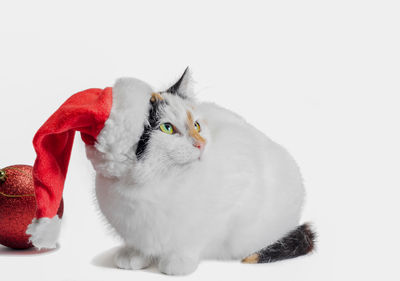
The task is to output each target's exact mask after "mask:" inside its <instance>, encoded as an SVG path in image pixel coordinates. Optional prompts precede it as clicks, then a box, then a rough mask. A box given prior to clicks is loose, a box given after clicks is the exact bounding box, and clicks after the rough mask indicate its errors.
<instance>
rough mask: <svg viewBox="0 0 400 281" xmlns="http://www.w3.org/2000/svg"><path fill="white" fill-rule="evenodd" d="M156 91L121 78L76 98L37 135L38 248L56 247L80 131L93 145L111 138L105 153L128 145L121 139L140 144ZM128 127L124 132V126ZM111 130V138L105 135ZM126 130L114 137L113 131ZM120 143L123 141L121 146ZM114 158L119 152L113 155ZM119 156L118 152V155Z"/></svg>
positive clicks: (33, 231)
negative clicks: (74, 145) (72, 160)
mask: <svg viewBox="0 0 400 281" xmlns="http://www.w3.org/2000/svg"><path fill="white" fill-rule="evenodd" d="M152 92H153V91H152V89H151V87H150V86H149V85H147V84H146V83H145V82H143V81H140V80H138V79H134V78H122V79H119V80H118V81H117V82H116V83H115V85H114V86H113V87H112V88H111V87H108V88H105V89H88V90H85V91H82V92H79V93H76V94H74V95H73V96H71V97H70V98H69V99H68V100H67V101H66V102H65V103H64V104H62V105H61V107H60V108H59V109H58V110H57V111H56V112H55V113H54V114H53V115H52V116H51V117H50V118H49V119H48V120H47V121H46V122H45V123H44V124H43V126H42V127H41V128H40V129H39V130H38V131H37V133H36V135H35V137H34V139H33V146H34V148H35V150H36V153H37V158H36V161H35V164H34V166H33V178H34V186H35V195H36V202H37V211H36V217H35V218H34V219H33V221H32V223H31V224H30V225H29V226H28V229H27V231H26V233H27V234H28V235H30V241H31V242H32V244H33V245H34V246H36V247H37V248H55V247H56V243H57V240H58V236H59V233H60V228H61V219H60V218H59V217H58V215H57V210H58V208H59V205H60V202H61V199H62V193H63V189H64V182H65V177H66V175H67V170H68V164H69V160H70V156H71V149H72V145H73V141H74V136H75V132H76V131H79V132H80V133H81V138H82V140H83V141H84V142H85V143H86V144H87V145H89V146H94V145H97V143H98V138H104V137H108V138H110V136H111V137H112V138H114V139H113V140H112V139H108V140H107V141H108V144H112V143H114V144H116V143H117V142H119V141H121V145H111V146H110V147H106V146H105V145H104V142H103V144H102V145H100V146H99V149H100V150H104V151H106V150H107V149H108V150H110V149H119V150H121V155H122V154H123V150H126V149H128V148H127V147H124V145H123V143H127V142H126V141H125V142H123V141H122V139H127V138H128V139H129V140H130V143H135V142H138V141H139V138H140V136H141V134H142V132H143V126H144V122H145V120H146V119H147V114H148V108H149V105H150V98H151V93H152ZM121 126H123V128H121ZM102 131H107V132H108V133H107V134H104V132H103V134H102ZM113 131H114V132H116V131H118V132H123V133H122V135H121V134H119V135H118V136H115V135H114V136H113V134H112V132H113ZM117 144H118V143H117ZM114 155H115V153H114ZM117 155H118V154H117Z"/></svg>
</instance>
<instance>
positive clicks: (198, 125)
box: [194, 121, 201, 132]
mask: <svg viewBox="0 0 400 281" xmlns="http://www.w3.org/2000/svg"><path fill="white" fill-rule="evenodd" d="M194 128H195V129H196V131H197V132H200V130H201V127H200V124H199V122H197V121H196V122H194Z"/></svg>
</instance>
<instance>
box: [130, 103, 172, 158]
mask: <svg viewBox="0 0 400 281" xmlns="http://www.w3.org/2000/svg"><path fill="white" fill-rule="evenodd" d="M165 104H166V102H165V101H164V100H158V101H155V102H152V103H151V107H150V111H149V117H148V125H145V126H144V130H143V133H142V135H141V136H140V139H139V142H138V145H137V148H136V157H137V159H138V160H140V159H141V158H142V157H143V155H144V153H145V151H146V148H147V145H148V143H149V140H150V136H151V132H152V131H153V130H156V129H157V127H158V123H159V121H160V111H161V107H162V106H164V105H165Z"/></svg>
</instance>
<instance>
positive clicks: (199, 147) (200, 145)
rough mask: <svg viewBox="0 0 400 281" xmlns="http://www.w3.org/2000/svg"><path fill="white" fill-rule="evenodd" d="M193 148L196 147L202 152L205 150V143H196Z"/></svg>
mask: <svg viewBox="0 0 400 281" xmlns="http://www.w3.org/2000/svg"><path fill="white" fill-rule="evenodd" d="M193 146H194V147H197V148H198V149H200V150H203V148H204V143H203V142H195V143H194V144H193Z"/></svg>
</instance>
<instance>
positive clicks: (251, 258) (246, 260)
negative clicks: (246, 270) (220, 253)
mask: <svg viewBox="0 0 400 281" xmlns="http://www.w3.org/2000/svg"><path fill="white" fill-rule="evenodd" d="M258 259H259V257H258V254H252V255H250V256H248V257H247V258H244V259H242V263H258Z"/></svg>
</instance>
